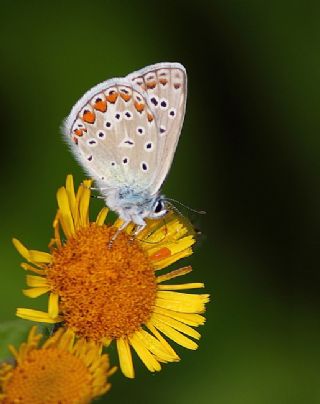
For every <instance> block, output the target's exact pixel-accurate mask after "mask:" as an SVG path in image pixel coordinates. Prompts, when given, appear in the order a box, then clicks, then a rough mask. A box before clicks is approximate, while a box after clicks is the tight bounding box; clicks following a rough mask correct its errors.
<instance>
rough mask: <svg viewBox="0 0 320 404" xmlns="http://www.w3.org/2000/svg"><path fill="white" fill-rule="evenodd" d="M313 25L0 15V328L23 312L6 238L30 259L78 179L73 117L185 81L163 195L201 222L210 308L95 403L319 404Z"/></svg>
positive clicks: (241, 16)
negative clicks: (175, 64)
mask: <svg viewBox="0 0 320 404" xmlns="http://www.w3.org/2000/svg"><path fill="white" fill-rule="evenodd" d="M319 19H320V3H319V2H308V1H304V2H302V1H288V0H284V1H281V0H280V1H275V0H271V1H268V2H267V1H262V0H247V1H245V0H244V1H236V0H229V1H223V0H216V1H213V0H212V1H203V0H198V1H194V2H187V1H184V2H182V1H175V2H173V1H167V0H163V1H161V2H152V1H149V2H147V1H143V0H142V1H140V2H135V1H117V2H115V1H90V2H88V1H86V2H85V1H81V0H79V1H69V2H62V1H55V2H45V1H41V2H40V1H39V2H37V1H29V2H26V1H8V0H7V1H5V0H3V1H2V2H1V16H0V32H1V42H0V49H1V65H0V73H1V89H0V91H1V96H0V97H1V98H0V99H1V116H2V119H1V132H2V136H1V141H2V142H3V145H2V152H1V160H0V164H1V173H2V197H1V232H0V237H1V261H0V268H1V283H0V284H1V293H0V299H1V300H0V321H2V322H4V321H11V320H13V319H14V312H15V309H16V307H17V306H20V307H35V308H39V302H38V301H31V299H28V298H26V297H24V296H23V295H22V293H21V289H22V288H23V287H24V286H25V283H24V282H25V274H24V271H23V270H22V269H21V268H20V267H19V263H20V262H21V259H20V257H19V256H18V254H17V253H16V251H15V250H14V249H13V246H12V244H11V238H12V237H13V236H16V237H18V238H20V239H21V240H23V241H24V242H25V243H26V244H27V246H29V247H30V248H36V249H44V250H45V249H46V248H47V244H48V241H49V240H50V237H51V235H52V229H51V222H52V218H53V216H54V214H55V210H56V201H55V192H56V189H57V187H59V186H61V185H62V184H63V183H64V180H65V176H66V174H68V173H73V174H74V175H75V177H76V179H77V181H80V180H81V179H83V177H84V176H83V174H82V171H81V169H80V168H79V166H78V164H77V163H76V162H75V161H74V158H73V157H72V156H71V154H70V153H69V151H68V148H67V147H66V145H65V144H64V142H63V141H62V137H61V134H60V130H59V127H60V125H61V121H62V119H63V118H64V117H65V116H66V115H67V114H68V113H69V111H70V109H71V107H72V105H73V104H74V103H75V101H76V100H77V99H78V98H79V97H80V96H81V95H82V94H83V93H84V92H85V91H86V90H87V89H89V88H90V87H92V86H93V85H95V84H97V83H98V82H101V81H103V80H105V79H107V78H111V77H114V76H122V75H126V74H127V73H129V72H131V71H133V70H136V69H139V68H141V67H143V66H145V65H148V64H152V63H156V62H159V61H179V62H181V63H183V64H184V65H185V66H186V68H187V71H188V78H189V93H188V94H189V95H188V105H187V114H186V119H185V123H184V128H183V133H182V137H181V139H180V143H179V147H178V150H177V153H176V156H175V161H174V165H173V168H172V170H171V172H170V175H169V177H168V179H167V181H166V183H165V186H164V192H165V193H166V195H168V196H170V197H173V198H176V199H178V200H179V201H182V202H184V203H187V204H188V205H190V206H192V207H195V208H201V209H205V210H207V211H208V214H207V215H206V216H205V217H202V216H201V217H198V216H193V215H190V214H189V213H188V212H186V215H188V216H189V217H190V218H191V219H192V220H193V221H194V223H195V225H196V227H197V228H199V229H201V232H202V233H203V236H202V238H201V240H200V242H199V248H197V249H196V252H195V254H194V255H193V257H192V258H191V260H188V262H189V261H191V262H192V265H193V267H194V273H193V274H191V275H189V276H188V281H190V282H191V281H205V283H206V285H207V291H209V292H210V293H211V294H212V302H211V303H210V305H209V306H208V311H207V324H206V325H205V326H204V327H202V329H201V330H200V331H201V332H202V335H203V337H202V339H201V341H200V347H199V349H198V351H196V352H191V351H187V350H184V349H180V348H177V351H178V352H179V354H180V355H181V357H182V361H181V362H180V363H178V364H171V365H167V366H164V369H163V371H162V372H161V373H160V374H156V375H151V374H149V373H148V372H147V371H146V370H145V369H144V368H143V366H139V365H136V368H137V377H136V379H135V380H134V381H131V380H125V379H124V378H123V377H122V376H121V374H120V373H119V372H118V373H117V374H116V375H115V376H114V377H113V378H112V384H113V387H112V390H111V392H110V394H109V395H108V396H106V397H105V398H104V399H103V400H101V402H108V403H123V404H127V403H138V404H149V403H152V404H160V403H161V404H162V403H168V404H180V403H183V404H193V403H198V404H209V403H214V404H229V403H231V404H233V403H234V404H256V403H259V404H260V403H261V404H264V403H265V404H270V403H290V404H291V403H308V404H309V403H319V402H320V387H319V386H320V384H319V382H318V374H319V360H320V355H319V337H318V336H319V328H320V323H319V315H318V309H319V264H318V262H319V258H318V256H319V247H320V234H319V229H320V227H319V224H320V214H319V198H320V195H319V174H320V164H319V161H320V159H319V157H320V135H319V129H320V119H319V117H320V114H319V106H320V47H319V43H320V25H319ZM93 204H94V206H95V209H98V208H99V207H101V206H102V203H101V201H100V202H99V201H93ZM37 300H38V299H37ZM40 301H41V302H42V303H41V304H42V307H45V306H44V304H45V301H44V300H41V299H40ZM0 335H1V334H0ZM6 343H7V341H6V340H5V339H4V338H3V340H2V341H1V344H2V345H3V346H4V345H5V344H6ZM135 362H136V364H138V362H139V361H135Z"/></svg>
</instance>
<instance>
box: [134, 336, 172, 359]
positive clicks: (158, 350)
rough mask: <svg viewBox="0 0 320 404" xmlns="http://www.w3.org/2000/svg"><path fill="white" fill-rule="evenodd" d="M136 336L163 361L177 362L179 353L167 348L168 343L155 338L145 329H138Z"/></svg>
mask: <svg viewBox="0 0 320 404" xmlns="http://www.w3.org/2000/svg"><path fill="white" fill-rule="evenodd" d="M135 335H136V338H138V339H139V341H140V343H141V344H143V345H144V346H145V347H146V348H147V349H148V350H149V351H150V352H151V353H152V354H154V356H155V357H156V358H158V359H159V360H160V361H161V362H175V361H176V360H177V355H176V353H175V352H174V351H173V350H168V349H167V344H163V343H162V341H160V340H158V339H157V338H155V337H154V336H153V335H151V334H149V333H148V332H147V331H145V330H140V331H136V333H135Z"/></svg>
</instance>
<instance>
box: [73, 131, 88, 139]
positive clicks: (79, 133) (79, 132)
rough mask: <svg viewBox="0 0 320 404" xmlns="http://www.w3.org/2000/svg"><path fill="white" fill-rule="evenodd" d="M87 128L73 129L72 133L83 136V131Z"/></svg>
mask: <svg viewBox="0 0 320 404" xmlns="http://www.w3.org/2000/svg"><path fill="white" fill-rule="evenodd" d="M86 131H87V129H75V130H74V131H73V133H74V134H75V135H77V136H79V137H81V136H83V132H86Z"/></svg>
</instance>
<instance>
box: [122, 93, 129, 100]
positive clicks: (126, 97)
mask: <svg viewBox="0 0 320 404" xmlns="http://www.w3.org/2000/svg"><path fill="white" fill-rule="evenodd" d="M120 97H121V98H122V99H123V100H125V101H129V100H130V99H131V95H129V94H124V93H120Z"/></svg>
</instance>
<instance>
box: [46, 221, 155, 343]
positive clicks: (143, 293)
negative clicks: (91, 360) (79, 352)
mask: <svg viewBox="0 0 320 404" xmlns="http://www.w3.org/2000/svg"><path fill="white" fill-rule="evenodd" d="M115 231H116V229H115V228H114V227H110V226H106V225H103V226H98V225H96V224H91V225H89V226H88V227H84V228H82V229H80V230H78V231H77V233H76V235H75V236H74V237H73V238H70V239H69V240H68V241H67V242H66V244H65V245H64V246H62V247H61V248H57V249H55V250H54V251H53V252H52V255H53V261H52V264H51V266H50V267H48V280H49V282H50V284H51V285H52V287H53V291H54V292H56V293H58V294H59V296H60V303H59V307H60V311H61V313H62V314H63V316H64V319H65V322H66V324H67V325H68V326H69V327H71V328H72V329H73V330H74V331H75V332H76V333H77V334H78V335H80V336H83V337H87V338H89V339H93V340H95V341H101V340H102V339H103V338H109V339H114V338H119V337H122V336H125V335H130V334H132V333H134V332H135V331H136V330H138V329H139V328H140V326H141V325H142V324H143V323H145V322H147V321H148V320H149V318H150V315H151V311H152V308H153V305H154V301H155V297H156V290H157V287H156V278H155V274H154V269H153V267H152V265H151V261H150V259H149V258H148V256H147V255H146V253H145V252H144V251H143V249H142V248H141V247H140V245H139V242H138V241H136V240H132V239H130V237H129V236H128V235H127V234H126V233H125V232H121V233H120V234H119V235H118V236H117V238H116V239H115V241H114V242H113V244H112V246H111V247H110V240H111V238H112V236H113V234H114V233H115Z"/></svg>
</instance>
